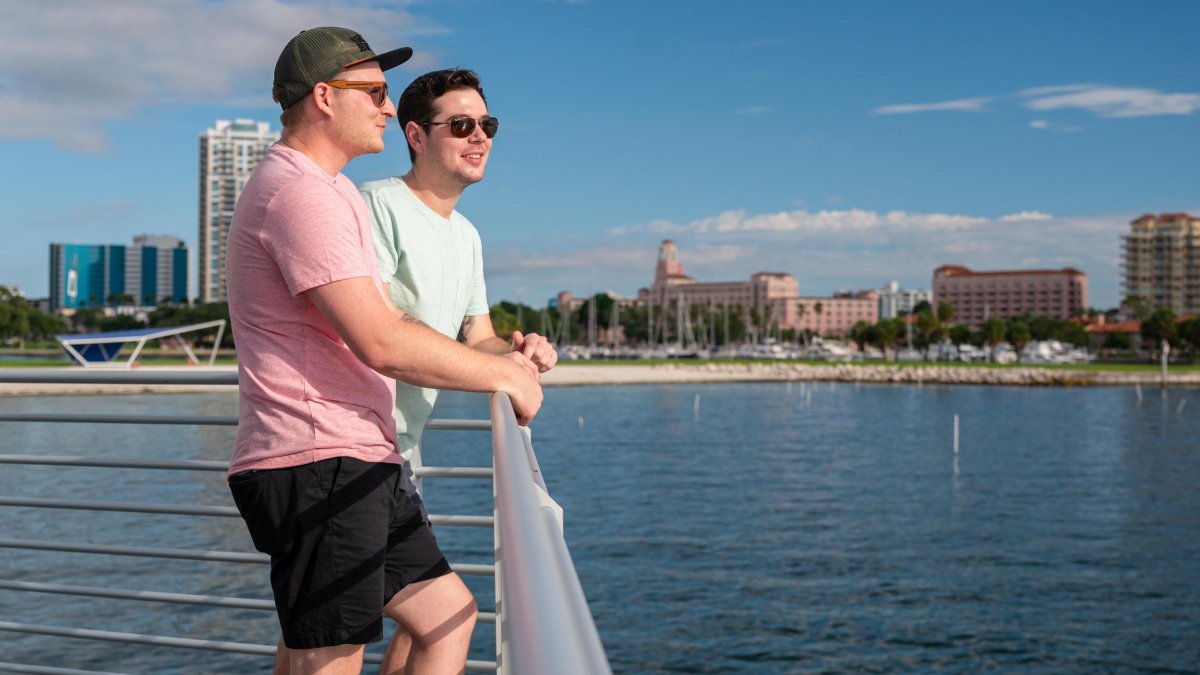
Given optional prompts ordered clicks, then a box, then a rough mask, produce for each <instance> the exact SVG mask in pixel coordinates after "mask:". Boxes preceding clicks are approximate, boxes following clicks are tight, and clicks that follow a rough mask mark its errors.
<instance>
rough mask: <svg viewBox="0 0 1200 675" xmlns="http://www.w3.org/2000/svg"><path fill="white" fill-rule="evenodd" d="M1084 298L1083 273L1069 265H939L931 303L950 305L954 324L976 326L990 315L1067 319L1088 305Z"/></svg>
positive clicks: (1005, 317) (1085, 276) (1084, 282)
mask: <svg viewBox="0 0 1200 675" xmlns="http://www.w3.org/2000/svg"><path fill="white" fill-rule="evenodd" d="M1087 301H1088V297H1087V275H1086V274H1084V273H1083V272H1080V271H1079V270H1077V269H1074V268H1071V267H1066V268H1063V269H1059V270H1049V269H1033V270H1000V271H991V272H975V271H972V270H970V269H967V268H966V267H962V266H961V265H942V266H941V267H939V268H937V269H936V270H934V272H933V305H934V307H937V306H938V305H940V304H941V303H942V302H948V303H950V304H951V305H952V306H953V307H954V322H955V323H962V324H966V325H968V326H970V327H971V328H976V329H977V328H979V327H980V326H982V325H983V322H984V321H987V320H988V319H989V318H991V317H996V318H1000V319H1007V318H1009V317H1012V316H1020V315H1022V314H1032V315H1034V316H1045V317H1050V318H1052V319H1068V318H1070V317H1072V316H1074V315H1076V314H1077V313H1078V312H1079V311H1080V310H1082V309H1085V308H1087Z"/></svg>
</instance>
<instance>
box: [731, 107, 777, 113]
mask: <svg viewBox="0 0 1200 675" xmlns="http://www.w3.org/2000/svg"><path fill="white" fill-rule="evenodd" d="M772 112H775V109H774V108H772V107H770V106H765V105H751V106H746V107H745V108H742V109H741V110H739V111H738V114H739V115H765V114H767V113H772Z"/></svg>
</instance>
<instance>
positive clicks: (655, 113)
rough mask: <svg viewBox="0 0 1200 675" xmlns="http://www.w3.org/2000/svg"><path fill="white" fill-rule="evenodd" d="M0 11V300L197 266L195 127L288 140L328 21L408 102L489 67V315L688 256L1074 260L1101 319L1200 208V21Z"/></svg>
mask: <svg viewBox="0 0 1200 675" xmlns="http://www.w3.org/2000/svg"><path fill="white" fill-rule="evenodd" d="M0 10H2V11H4V13H5V16H6V17H8V20H7V21H6V22H5V24H4V25H3V26H0V54H3V55H4V56H5V57H6V58H3V59H0V116H2V119H4V121H5V123H4V124H3V125H0V152H2V153H3V154H4V156H5V158H6V159H7V160H8V161H6V162H5V163H4V168H3V169H0V171H3V172H4V173H3V175H2V176H0V178H3V183H2V184H3V185H4V187H3V188H2V190H3V192H2V193H0V194H2V195H3V204H4V205H5V208H4V209H3V212H2V215H0V224H3V227H4V231H5V232H6V233H7V234H8V235H9V239H10V241H9V243H8V245H7V246H6V247H4V249H2V250H0V283H5V284H17V285H18V286H20V288H21V289H22V291H24V292H25V293H26V294H27V295H29V296H31V297H42V296H45V295H47V294H48V291H49V289H48V288H47V282H48V276H49V275H48V262H49V261H48V260H47V259H46V253H45V252H46V250H47V244H48V243H49V242H51V241H60V242H74V241H80V242H106V241H124V240H128V239H130V238H131V237H132V236H134V235H136V234H142V233H154V234H167V235H172V236H177V237H180V238H182V239H183V240H184V241H185V242H187V244H188V246H189V247H191V248H192V249H193V250H195V249H197V248H198V242H197V236H196V204H197V199H198V195H197V182H198V177H199V174H198V171H197V162H196V139H197V137H198V136H199V134H201V133H203V132H204V130H205V129H208V128H210V127H212V126H213V124H214V123H215V122H216V120H218V119H237V118H248V119H254V120H256V121H267V122H270V124H271V127H272V129H278V121H277V116H278V109H277V108H276V107H275V106H274V104H272V103H271V102H270V98H269V92H268V90H269V85H270V71H271V67H272V66H273V64H274V60H275V57H276V56H277V55H278V50H279V49H280V48H281V46H282V44H283V43H284V42H285V41H286V40H287V39H288V38H289V37H290V36H291V35H292V34H294V33H295V32H296V31H298V30H300V29H302V28H306V27H311V26H316V25H347V26H350V27H353V28H356V29H358V30H361V31H363V33H364V37H366V39H367V40H368V41H369V42H370V43H371V44H372V46H373V47H375V48H376V49H390V48H392V47H394V46H399V45H402V44H403V45H411V46H413V47H414V49H415V50H416V56H415V57H414V59H413V62H412V63H410V64H406V65H405V66H402V67H401V68H398V69H396V70H395V71H391V72H390V73H389V76H390V80H391V82H392V84H393V90H394V91H399V90H400V89H401V88H402V86H403V85H404V84H406V83H407V81H408V80H410V79H412V77H414V76H415V75H416V74H419V73H421V72H424V71H426V70H430V69H433V68H439V67H449V66H454V65H462V66H466V67H472V68H474V69H476V70H478V71H479V72H480V74H481V75H482V76H483V83H484V88H485V91H486V92H487V94H488V99H489V103H490V108H491V110H490V111H491V112H492V114H494V115H496V116H497V117H499V118H500V119H501V120H502V122H503V124H502V126H501V132H500V134H499V135H498V136H497V139H496V143H495V148H494V151H493V156H492V157H491V160H490V166H489V172H488V177H487V178H486V179H485V180H484V181H483V182H482V183H480V184H479V185H476V186H473V187H471V188H470V189H468V190H467V192H466V194H465V196H464V199H463V200H462V203H461V209H460V210H461V211H462V212H463V213H464V214H465V215H466V216H467V217H468V218H470V219H471V220H472V221H473V222H474V223H475V224H476V225H477V226H478V228H479V231H480V235H481V238H482V240H483V244H484V253H485V266H486V269H487V273H488V300H489V302H491V303H495V302H498V301H499V300H501V299H507V300H512V301H520V302H525V303H527V304H531V305H540V304H542V303H543V302H545V300H546V299H547V298H549V297H551V296H553V294H554V293H556V292H557V291H559V290H563V289H570V290H572V291H573V292H574V293H576V294H577V295H587V294H591V293H595V292H598V291H601V290H606V289H611V290H613V291H616V292H618V293H620V294H622V295H625V296H627V297H632V296H635V295H636V293H637V289H638V288H641V287H644V286H647V285H649V283H650V282H651V281H652V279H653V272H654V261H655V257H656V251H657V246H658V243H659V242H660V241H661V240H662V239H664V238H671V239H674V240H675V241H676V242H678V243H679V245H680V247H681V249H685V250H686V251H687V254H686V257H687V264H688V272H689V274H690V275H692V276H694V277H696V278H697V279H701V280H704V281H723V280H734V279H745V278H748V277H750V276H751V275H752V274H754V273H755V272H759V271H767V270H770V271H781V272H787V273H790V274H792V275H794V276H795V277H796V279H797V280H798V281H799V284H800V293H801V294H802V295H805V296H810V295H826V294H829V293H832V292H833V291H835V290H837V289H842V288H851V289H877V288H880V287H882V286H884V285H885V284H887V282H889V281H890V280H893V279H895V280H898V281H899V282H900V285H901V286H902V287H905V288H928V287H930V284H931V277H932V273H933V270H934V269H936V268H937V267H939V266H941V265H947V264H954V265H963V266H966V267H969V268H971V269H978V270H987V269H1017V268H1025V267H1039V268H1062V267H1076V268H1078V269H1080V270H1082V271H1083V272H1085V273H1086V274H1087V275H1088V278H1089V295H1090V297H1091V304H1092V305H1093V306H1096V307H1102V308H1103V307H1111V306H1115V305H1116V304H1117V302H1119V300H1120V292H1121V291H1120V287H1121V275H1120V269H1119V267H1120V238H1121V236H1122V235H1124V234H1125V233H1127V231H1128V229H1129V223H1130V221H1131V220H1133V219H1134V218H1137V217H1138V216H1140V215H1142V214H1144V213H1166V212H1190V213H1193V214H1196V213H1197V212H1200V196H1197V195H1196V192H1195V189H1194V170H1193V169H1192V168H1191V166H1190V161H1189V160H1190V158H1191V156H1192V155H1194V153H1195V151H1196V150H1197V149H1198V148H1200V133H1198V132H1200V128H1198V124H1197V120H1198V117H1200V116H1198V115H1197V112H1198V111H1200V73H1197V72H1196V69H1195V68H1194V67H1192V64H1193V63H1194V58H1193V56H1192V49H1193V47H1192V43H1193V38H1192V36H1191V35H1190V33H1191V31H1190V26H1192V25H1195V24H1196V20H1197V19H1200V7H1198V6H1196V5H1194V3H1186V2H1163V3H1154V4H1153V5H1149V6H1143V5H1141V4H1136V3H1133V2H1103V3H1091V2H1089V3H1084V2H1062V3H1053V4H1052V5H1048V6H1044V5H1042V4H1035V3H1030V2H1015V3H1006V4H1005V5H1004V6H1002V7H997V6H966V5H963V4H962V3H950V2H945V3H923V4H920V5H911V6H899V5H893V4H891V3H883V2H877V3H876V2H867V3H861V4H855V5H853V6H842V5H833V4H816V3H788V4H776V3H766V2H763V3H749V4H747V5H745V6H738V7H733V6H730V5H727V4H726V3H717V2H705V1H701V2H695V3H689V4H688V5H687V16H686V17H682V16H680V15H679V11H680V5H678V4H670V3H632V2H604V1H602V0H596V1H593V2H586V1H585V2H553V1H546V2H532V1H530V2H512V3H449V2H411V3H403V4H379V3H369V4H368V3H358V2H334V3H309V2H282V1H280V0H249V1H247V2H241V3H230V2H219V3H214V2H204V1H203V0H176V1H175V2H172V3H164V4H163V5H157V4H149V3H134V2H111V3H103V4H102V5H101V4H99V3H97V4H96V5H95V6H93V5H92V4H78V5H70V7H69V11H68V9H67V8H66V7H64V6H62V5H50V4H42V3H21V2H15V1H12V0H0ZM684 19H686V20H684ZM684 25H686V26H687V28H686V29H682V28H681V26H684ZM114 34H132V35H136V36H139V38H138V39H135V40H129V41H124V40H121V41H117V40H113V39H112V38H111V35H114ZM47 45H51V46H56V47H53V48H51V47H47ZM385 139H386V142H387V145H388V147H387V149H386V150H385V151H384V152H383V153H381V154H380V155H375V156H369V157H363V158H360V159H357V160H355V161H354V162H352V163H351V164H350V166H349V167H348V168H347V171H346V174H347V175H348V176H349V177H350V178H351V179H352V180H355V181H356V182H362V181H365V180H370V179H374V178H380V177H384V176H387V175H393V174H400V173H403V172H404V171H406V170H407V169H408V160H407V154H406V152H405V147H404V142H403V138H402V137H401V134H400V133H399V129H398V127H393V128H391V129H390V130H389V131H388V133H387V135H386V136H385ZM193 269H195V260H193ZM189 292H190V294H191V295H192V296H193V297H194V296H195V295H196V282H195V280H194V279H193V281H192V284H191V286H190V291H189Z"/></svg>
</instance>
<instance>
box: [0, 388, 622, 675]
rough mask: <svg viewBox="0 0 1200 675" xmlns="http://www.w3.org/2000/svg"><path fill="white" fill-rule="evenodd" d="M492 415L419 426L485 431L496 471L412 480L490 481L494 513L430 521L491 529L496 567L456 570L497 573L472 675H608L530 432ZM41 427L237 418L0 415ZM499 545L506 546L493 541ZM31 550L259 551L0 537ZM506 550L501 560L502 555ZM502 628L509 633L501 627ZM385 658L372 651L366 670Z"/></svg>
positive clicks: (152, 641) (163, 639) (135, 594)
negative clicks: (484, 646)
mask: <svg viewBox="0 0 1200 675" xmlns="http://www.w3.org/2000/svg"><path fill="white" fill-rule="evenodd" d="M0 383H17V384H118V385H184V386H188V385H193V386H194V385H224V386H228V385H233V386H236V385H237V373H236V372H235V371H233V370H198V371H192V370H154V369H142V370H137V371H81V370H68V369H64V370H43V369H11V370H5V371H0ZM491 413H492V415H491V417H492V419H491V420H457V419H439V420H430V421H429V424H428V425H427V427H426V428H427V429H453V430H478V431H483V430H491V431H492V440H493V448H492V449H493V466H494V467H495V468H494V469H493V468H490V467H442V466H419V465H416V466H415V467H414V468H415V471H414V474H415V475H416V476H418V477H452V478H491V479H493V487H494V493H495V497H496V502H495V507H494V508H495V511H494V513H495V515H494V516H458V515H455V516H440V515H431V516H430V520H431V521H432V522H433V523H434V524H442V525H467V526H476V527H492V528H493V530H494V532H495V534H496V556H497V557H496V564H495V565H478V564H454V565H452V568H453V569H454V570H455V571H456V572H458V573H459V574H468V575H484V576H493V577H494V578H495V579H496V604H497V612H496V613H492V612H479V614H478V620H479V621H480V622H481V623H494V624H496V646H497V661H496V662H491V661H468V662H467V670H469V671H481V670H482V671H494V672H499V673H531V674H533V675H540V674H542V673H561V672H572V673H583V674H588V673H609V672H611V670H610V668H609V665H608V662H607V657H606V656H605V654H604V650H603V647H602V646H601V644H600V640H599V635H598V633H597V632H596V628H595V624H594V622H593V620H592V618H591V614H590V611H589V610H588V607H587V602H586V599H585V598H584V596H583V592H582V589H581V588H580V586H579V580H578V577H577V575H576V573H575V570H574V567H573V565H572V563H571V559H570V555H569V553H568V552H567V548H566V543H565V540H564V539H563V537H562V521H561V509H559V508H558V505H557V504H554V502H553V500H550V499H549V496H548V495H547V494H546V492H545V483H544V482H543V481H542V479H541V475H540V472H539V470H538V468H537V458H536V456H535V455H534V454H533V451H532V445H531V444H530V443H529V438H528V435H527V431H522V429H521V428H520V427H518V426H517V424H516V418H515V416H514V415H513V411H512V406H511V403H510V401H509V399H508V397H507V396H506V395H504V394H495V395H493V397H492V401H491ZM5 421H8V422H16V421H20V422H49V423H82V424H177V425H219V426H231V425H236V424H237V418H236V417H234V416H183V415H129V414H119V415H80V414H49V413H39V412H30V413H0V422H5ZM0 464H41V465H56V466H80V467H107V468H137V469H174V470H190V471H205V472H219V471H226V470H227V464H226V463H224V462H211V461H198V460H160V459H150V460H146V459H133V458H98V457H81V456H23V455H13V454H0ZM0 506H23V507H41V508H70V509H87V510H96V511H104V510H110V511H122V512H134V513H168V514H179V515H207V516H222V517H232V516H234V515H237V511H236V509H233V508H231V507H222V506H203V505H175V504H145V503H131V502H101V501H92V500H65V499H44V498H32V497H0ZM501 540H503V541H504V542H505V544H504V546H503V547H502V546H501V545H500V541H501ZM4 548H7V549H33V550H48V551H59V552H79V553H95V554H107V555H128V556H139V557H147V558H175V559H190V560H205V561H219V562H238V563H255V564H264V563H267V562H269V560H268V558H267V557H266V556H264V555H262V554H259V553H237V552H230V551H203V550H184V549H167V548H152V547H133V546H119V545H104V544H84V543H62V542H50V541H33V540H21V539H0V549H4ZM501 550H503V556H501ZM0 589H8V590H23V591H31V592H41V593H57V594H66V595H78V596H90V597H104V598H118V599H131V600H147V601H157V602H176V603H185V604H208V605H215V606H222V607H239V608H244V609H261V610H266V609H270V608H271V607H272V606H273V605H272V603H271V602H270V601H266V600H254V599H245V598H224V597H219V596H202V595H186V594H179V593H163V592H154V591H129V590H121V589H107V588H97V587H88V586H74V585H65V584H48V583H40V582H25V581H15V580H0ZM505 627H507V628H505ZM0 631H16V632H25V633H33V634H41V635H59V636H69V637H77V638H85V639H97V640H108V641H118V642H129V643H134V644H146V645H160V646H173V647H184V648H190V649H212V650H219V651H227V652H232V653H242V654H262V655H268V654H273V653H274V651H275V648H274V646H272V645H249V644H242V643H236V642H228V641H220V640H199V639H192V638H175V637H168V636H155V635H138V634H132V633H119V632H113V631H100V630H90V629H81V628H60V627H54V626H39V625H34V624H25V623H18V622H12V621H0ZM381 658H382V657H381V656H379V655H374V656H368V657H367V658H366V659H365V662H366V663H378V662H379V660H380V659H381ZM0 667H2V668H3V669H8V668H9V667H11V668H12V669H14V670H15V671H16V672H46V673H49V672H54V673H59V672H84V671H69V670H68V669H61V668H52V667H49V666H35V665H23V664H0Z"/></svg>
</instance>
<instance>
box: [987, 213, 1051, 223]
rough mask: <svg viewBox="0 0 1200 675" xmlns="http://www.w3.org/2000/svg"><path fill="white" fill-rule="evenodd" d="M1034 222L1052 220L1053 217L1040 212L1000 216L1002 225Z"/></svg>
mask: <svg viewBox="0 0 1200 675" xmlns="http://www.w3.org/2000/svg"><path fill="white" fill-rule="evenodd" d="M1035 220H1054V216H1052V215H1050V214H1049V213H1042V212H1041V211H1021V212H1020V213H1010V214H1008V215H1007V216H1001V217H1000V222H1002V223H1021V222H1033V221H1035Z"/></svg>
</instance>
